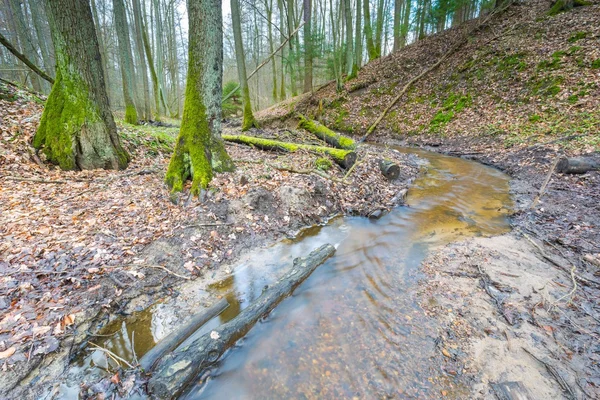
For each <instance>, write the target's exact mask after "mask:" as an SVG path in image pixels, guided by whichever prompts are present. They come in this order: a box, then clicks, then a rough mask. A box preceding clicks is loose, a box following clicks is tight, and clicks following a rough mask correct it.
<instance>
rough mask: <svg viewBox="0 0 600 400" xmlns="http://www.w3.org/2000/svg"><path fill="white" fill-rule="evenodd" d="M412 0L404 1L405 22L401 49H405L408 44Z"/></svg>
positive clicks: (403, 23)
mask: <svg viewBox="0 0 600 400" xmlns="http://www.w3.org/2000/svg"><path fill="white" fill-rule="evenodd" d="M411 2H412V1H411V0H404V3H405V4H404V15H403V18H404V21H403V22H402V38H401V40H400V47H404V46H406V44H407V39H408V31H409V29H410V5H411Z"/></svg>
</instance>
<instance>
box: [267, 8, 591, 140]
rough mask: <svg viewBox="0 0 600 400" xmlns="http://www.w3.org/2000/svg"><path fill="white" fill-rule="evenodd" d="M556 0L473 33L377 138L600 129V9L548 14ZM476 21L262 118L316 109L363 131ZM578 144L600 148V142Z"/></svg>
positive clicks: (533, 136) (530, 136)
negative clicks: (414, 78)
mask: <svg viewBox="0 0 600 400" xmlns="http://www.w3.org/2000/svg"><path fill="white" fill-rule="evenodd" d="M549 7H550V2H548V1H540V0H533V1H527V2H524V3H516V4H514V5H512V6H511V7H510V8H509V9H508V10H507V11H505V12H504V13H502V14H501V15H498V16H496V17H493V18H492V19H491V20H490V22H489V23H488V24H486V25H485V26H483V27H482V28H481V29H479V30H477V31H476V32H475V33H474V34H472V35H470V37H469V40H468V41H467V43H465V44H464V45H463V46H461V47H460V48H459V49H458V51H456V52H455V53H454V54H452V55H451V56H450V57H448V59H447V60H445V61H444V62H443V63H442V65H441V66H440V67H439V68H437V69H436V70H434V71H432V72H431V73H428V74H427V75H426V76H425V77H424V78H422V79H421V80H419V81H418V82H417V83H416V84H415V85H414V86H413V87H411V89H410V90H408V92H407V94H406V95H404V96H403V97H402V98H401V99H400V101H399V102H398V104H397V105H396V106H395V107H394V108H393V109H392V110H391V111H390V113H389V114H388V115H387V116H386V117H385V118H384V119H383V121H382V123H381V124H380V126H379V127H378V129H377V131H376V132H375V134H374V136H376V137H377V136H379V137H381V136H382V135H386V136H392V137H394V136H395V137H407V136H414V135H424V134H425V135H428V136H431V135H433V136H443V137H452V136H455V135H468V136H482V137H493V138H495V139H497V140H498V141H501V142H502V143H503V144H504V145H506V146H511V145H514V144H519V143H520V142H522V141H524V140H527V141H528V142H535V141H544V140H545V138H546V137H547V136H548V135H567V134H571V133H573V134H575V133H577V134H585V133H594V132H593V131H592V130H593V129H597V128H594V127H597V126H598V125H600V108H599V107H598V105H599V103H600V23H599V21H600V4H599V3H598V2H595V3H594V4H593V5H590V6H586V7H578V8H575V9H573V10H572V11H569V12H565V13H561V14H558V15H556V16H548V15H547V11H548V9H549ZM477 24H478V21H477V20H475V21H471V22H470V23H468V24H465V25H463V26H461V27H458V28H452V29H449V30H447V31H445V32H442V33H440V34H437V35H434V36H431V37H429V38H426V39H424V40H422V41H419V42H417V43H415V44H413V45H411V46H408V47H406V48H404V49H401V50H400V51H398V52H396V53H393V54H390V55H389V56H387V57H385V58H382V59H379V60H376V61H374V62H372V63H369V64H368V65H366V66H365V67H364V68H363V69H362V70H361V71H360V72H359V74H358V77H357V78H355V79H352V80H350V81H348V82H346V83H345V85H344V90H343V91H341V92H336V90H335V83H333V82H332V83H330V84H328V85H325V86H324V87H321V88H320V89H319V90H317V91H316V92H314V93H313V94H312V95H305V96H304V97H301V98H299V99H298V98H297V99H292V100H291V101H289V102H288V103H287V104H284V105H278V106H275V107H274V108H272V109H269V110H265V111H263V112H261V113H260V116H261V117H262V118H263V120H264V121H273V120H274V119H275V118H282V117H283V119H285V118H286V117H289V116H292V115H293V111H302V112H305V113H308V114H310V115H312V116H314V117H316V118H318V119H320V120H321V121H322V122H324V123H326V124H327V125H329V126H330V127H332V128H335V129H338V130H340V131H345V132H348V133H355V134H364V133H365V132H366V130H367V128H368V127H369V126H370V124H371V123H373V121H374V120H375V119H376V118H377V116H379V114H380V113H381V111H382V110H383V109H384V108H385V107H386V106H387V105H388V104H389V103H390V102H391V100H392V99H393V98H394V97H395V96H396V94H397V93H398V92H399V91H400V89H401V88H402V87H403V86H404V85H405V84H406V82H408V81H409V80H410V79H411V78H413V77H414V76H417V75H418V74H420V73H421V72H422V71H424V70H426V69H427V68H429V67H430V66H431V65H433V64H434V63H435V62H436V61H437V60H438V59H439V58H440V57H441V56H442V55H443V54H444V53H445V52H446V51H448V49H450V48H451V47H452V46H453V45H454V44H455V43H456V42H457V41H460V40H461V39H462V38H464V36H465V34H466V33H467V32H469V31H470V30H471V29H472V28H473V26H475V25H477ZM594 136H595V137H587V138H578V141H576V145H577V146H581V145H583V146H585V145H590V146H597V145H598V144H600V138H599V136H596V135H594Z"/></svg>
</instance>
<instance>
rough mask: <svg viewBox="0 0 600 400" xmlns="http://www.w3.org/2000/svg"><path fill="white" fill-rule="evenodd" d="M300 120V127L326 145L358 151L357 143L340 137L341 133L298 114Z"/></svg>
mask: <svg viewBox="0 0 600 400" xmlns="http://www.w3.org/2000/svg"><path fill="white" fill-rule="evenodd" d="M298 118H300V123H299V124H298V127H300V128H302V129H306V130H307V131H309V132H310V133H312V134H313V135H315V136H316V137H318V138H319V139H321V140H322V141H324V142H325V143H327V144H329V145H331V146H333V147H336V148H338V149H344V150H354V149H356V143H355V142H354V140H352V139H350V138H349V137H347V136H343V135H340V134H339V133H337V132H334V131H332V130H331V129H329V128H328V127H326V126H325V125H322V124H320V123H319V122H317V121H314V120H312V119H308V118H306V117H305V116H304V115H302V114H298Z"/></svg>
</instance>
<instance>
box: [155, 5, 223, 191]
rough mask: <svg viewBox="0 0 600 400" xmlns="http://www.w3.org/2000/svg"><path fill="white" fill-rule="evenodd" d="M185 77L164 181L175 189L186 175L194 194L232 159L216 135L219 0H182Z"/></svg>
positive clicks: (219, 81) (220, 60)
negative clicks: (185, 31) (178, 123)
mask: <svg viewBox="0 0 600 400" xmlns="http://www.w3.org/2000/svg"><path fill="white" fill-rule="evenodd" d="M188 18H189V45H188V76H187V83H186V90H185V102H184V105H183V119H182V120H181V130H180V131H179V137H178V138H177V142H176V144H175V150H174V152H173V156H172V157H171V162H170V163H169V168H168V170H167V176H166V183H167V185H168V186H169V187H170V188H171V189H172V190H173V192H178V191H181V190H182V189H183V183H184V182H185V181H186V180H187V179H189V178H191V179H192V190H191V191H192V194H194V195H196V194H199V193H200V189H202V188H206V187H207V186H208V184H209V182H210V181H211V179H212V176H213V171H217V172H221V171H230V170H232V169H233V161H232V160H231V158H229V156H228V155H227V152H226V151H225V146H224V144H223V140H222V139H221V99H222V96H223V91H222V81H223V24H222V19H223V17H222V15H221V1H220V0H196V1H188Z"/></svg>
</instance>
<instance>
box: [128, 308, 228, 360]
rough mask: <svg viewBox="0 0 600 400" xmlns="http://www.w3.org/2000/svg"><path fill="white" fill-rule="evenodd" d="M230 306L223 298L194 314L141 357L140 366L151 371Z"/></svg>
mask: <svg viewBox="0 0 600 400" xmlns="http://www.w3.org/2000/svg"><path fill="white" fill-rule="evenodd" d="M227 307H229V303H228V302H227V299H225V298H223V299H221V300H219V301H218V302H217V303H215V304H213V305H212V306H210V307H209V308H207V309H205V310H202V311H201V312H199V313H197V314H196V315H194V316H193V317H192V318H191V319H190V320H189V321H188V322H187V323H186V324H185V325H183V326H182V327H181V328H179V329H177V330H176V331H175V332H173V333H171V334H170V335H169V336H166V337H165V338H164V339H162V340H161V341H160V342H158V343H157V344H156V346H154V347H153V348H152V349H151V350H150V351H149V352H147V353H146V354H144V355H143V356H142V358H141V359H140V367H141V368H142V369H143V370H144V371H150V370H151V369H152V367H153V366H154V364H156V362H157V361H158V360H160V359H161V358H162V357H163V356H165V355H166V354H167V353H169V352H171V351H173V350H175V348H177V346H179V345H180V344H181V343H183V341H184V340H185V339H187V338H188V337H190V336H192V335H193V334H194V333H195V332H196V331H197V330H198V329H199V328H200V327H201V326H203V325H204V324H206V323H207V322H208V321H210V320H211V319H213V318H214V317H216V316H217V315H219V314H221V313H222V312H223V311H225V309H226V308H227Z"/></svg>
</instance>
